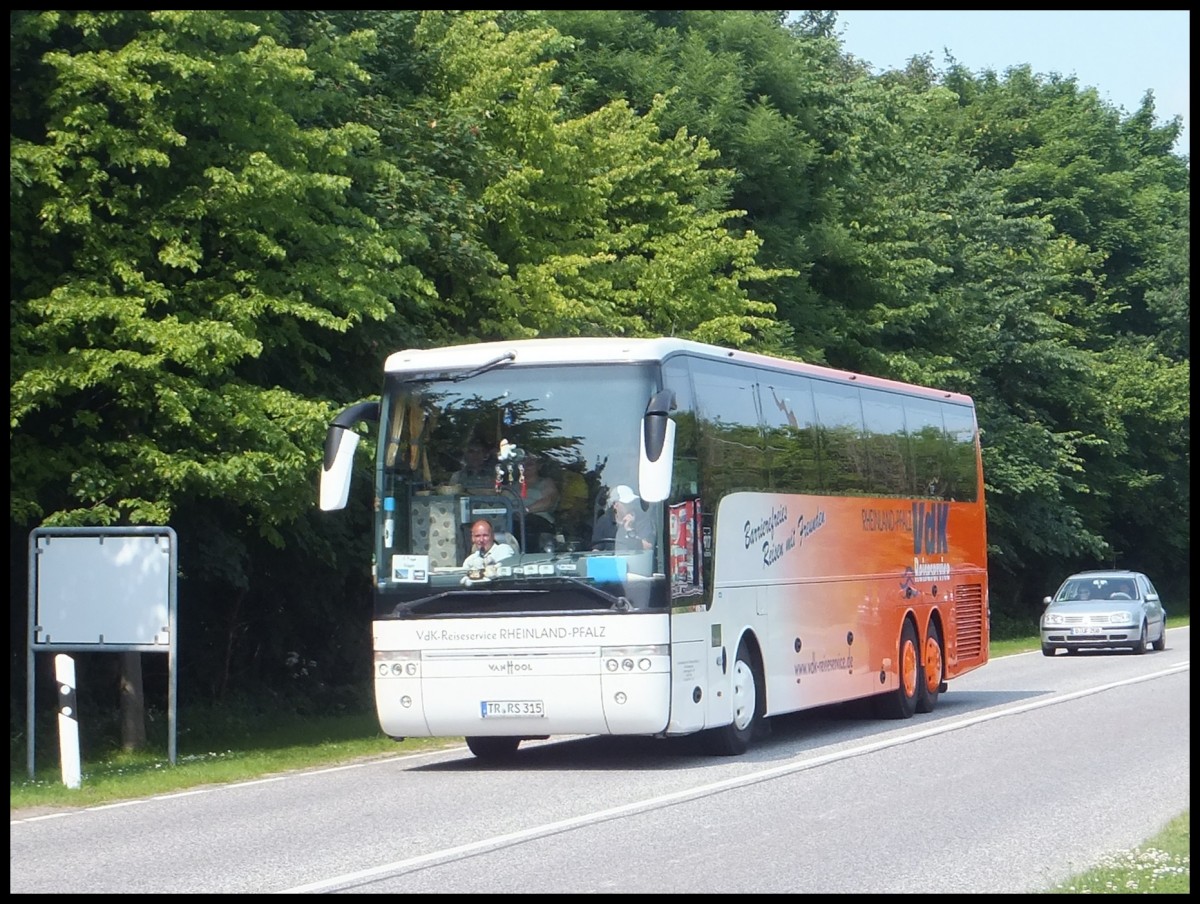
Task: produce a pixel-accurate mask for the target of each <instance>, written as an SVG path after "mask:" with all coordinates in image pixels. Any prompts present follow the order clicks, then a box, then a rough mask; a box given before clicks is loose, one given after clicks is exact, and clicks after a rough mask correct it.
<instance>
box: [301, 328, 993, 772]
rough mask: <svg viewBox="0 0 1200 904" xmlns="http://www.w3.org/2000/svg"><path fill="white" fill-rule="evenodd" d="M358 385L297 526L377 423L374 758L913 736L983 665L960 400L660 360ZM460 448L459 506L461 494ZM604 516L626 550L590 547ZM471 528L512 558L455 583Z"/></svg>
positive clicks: (467, 350) (601, 351)
mask: <svg viewBox="0 0 1200 904" xmlns="http://www.w3.org/2000/svg"><path fill="white" fill-rule="evenodd" d="M384 371H385V377H384V383H383V391H382V395H381V397H380V398H379V399H378V400H371V401H365V402H360V403H358V404H354V405H351V406H350V407H348V408H346V409H345V410H344V411H342V412H341V413H340V414H339V415H338V416H337V417H336V418H335V419H334V421H333V422H332V423H331V425H330V427H329V433H328V436H327V439H326V444H325V456H324V465H323V472H322V476H321V486H320V506H321V508H322V509H323V510H327V511H328V510H336V509H340V508H343V507H344V506H345V505H346V502H347V499H348V495H349V491H350V483H351V475H352V471H353V468H352V460H353V457H354V453H355V449H356V447H357V445H358V442H359V439H360V435H359V434H358V433H357V432H355V428H356V426H357V425H359V424H360V423H362V422H367V421H377V422H378V429H377V435H378V439H377V446H376V454H375V458H374V509H375V530H374V565H373V575H374V616H373V634H374V690H375V700H376V706H377V710H378V716H379V722H380V725H381V728H382V730H383V731H384V733H386V734H387V735H389V736H391V737H394V738H397V739H403V738H406V737H460V736H461V737H465V739H466V742H467V745H468V747H469V749H470V750H471V751H472V753H473V754H474V755H475V756H476V757H479V758H481V759H501V758H506V757H511V756H513V755H515V753H516V751H517V748H518V746H519V744H520V743H521V741H522V740H529V739H546V738H549V737H551V736H563V735H642V736H653V737H675V736H682V735H688V734H693V733H697V732H702V733H703V734H702V735H701V738H702V740H703V746H704V748H705V749H706V750H707V751H708V752H710V753H713V754H717V755H725V756H734V755H740V754H741V753H743V752H745V751H746V750H747V748H748V746H749V745H750V743H751V739H752V737H753V736H755V734H756V730H757V729H758V728H759V727H760V726H761V725H763V723H764V720H766V719H768V718H770V717H772V716H776V715H779V714H782V713H791V712H796V711H798V710H804V709H808V708H811V707H817V706H823V705H827V704H832V703H838V702H843V701H851V700H860V699H867V698H871V699H870V706H871V707H872V709H873V711H874V712H875V713H876V714H877V715H878V716H880V717H883V718H895V719H905V718H909V717H911V716H912V715H913V714H914V713H925V712H929V711H931V710H932V709H933V708H934V706H935V705H936V704H937V701H938V696H939V694H940V693H942V692H944V691H945V690H946V687H947V684H946V682H947V681H948V680H949V679H951V678H954V677H956V676H958V675H961V674H963V673H965V672H967V671H970V670H972V669H975V668H977V667H979V666H981V665H983V664H984V663H986V662H987V658H988V645H989V636H988V635H989V608H988V581H987V571H986V554H987V544H986V534H985V513H984V494H983V472H982V464H981V458H980V446H979V433H978V428H977V424H976V419H975V411H974V406H973V403H972V400H971V398H970V397H969V396H965V395H961V394H958V393H954V392H946V391H942V390H936V389H930V388H924V387H921V386H914V385H908V384H904V383H900V382H895V381H891V380H885V379H878V378H874V377H869V376H866V375H863V374H856V373H848V372H842V371H839V370H835V369H831V368H827V367H820V366H814V365H809V364H804V363H799V362H796V361H791V360H786V359H781V358H775V357H771V356H766V355H762V354H754V353H749V352H744V351H736V350H732V349H727V348H719V347H716V346H712V345H706V344H703V343H698V342H694V341H689V340H683V339H675V338H653V339H616V338H571V339H528V340H518V341H510V342H490V343H477V344H465V345H458V346H451V347H445V348H432V349H410V350H406V351H398V352H395V353H394V354H392V355H390V357H388V358H387V360H386V362H385V365H384ZM472 444H474V445H475V446H480V445H481V446H483V449H484V451H485V453H486V456H487V461H486V462H485V463H484V466H483V468H484V470H483V473H484V475H485V476H484V478H483V479H482V480H479V479H478V478H476V479H475V480H468V479H467V478H465V477H464V476H463V474H464V473H466V472H465V471H464V470H463V464H464V462H463V456H464V452H465V450H467V449H468V448H469V447H471V446H472ZM476 452H478V449H476ZM532 457H537V458H538V460H539V463H540V466H541V467H540V473H541V474H542V475H543V477H545V476H548V477H550V478H551V479H553V480H554V481H555V487H556V489H557V497H558V505H557V508H556V509H555V510H554V512H553V513H552V516H551V517H552V520H550V521H549V522H547V520H546V519H545V518H544V517H543V518H537V519H535V518H533V517H532V516H531V514H530V512H529V511H528V504H527V500H528V499H529V498H530V497H529V487H528V484H527V481H526V479H525V472H526V466H525V464H526V462H528V461H529V460H530V459H531V458H532ZM618 502H623V503H625V504H624V505H619V506H618V505H616V503H618ZM614 506H615V507H616V508H615V509H614ZM615 510H616V511H619V512H620V513H621V515H622V517H624V516H627V515H630V514H632V515H634V516H636V517H637V519H639V521H640V522H641V523H642V524H643V525H648V526H649V531H648V533H649V534H650V536H649V538H648V539H647V540H646V542H643V543H638V544H636V545H625V546H622V544H621V543H620V541H619V539H618V538H615V537H613V536H606V535H605V533H606V532H604V531H601V532H597V530H596V525H597V524H598V523H603V522H604V521H605V519H611V518H612V517H613V513H614V511H615ZM479 522H486V525H487V526H488V527H490V528H491V532H492V533H493V534H494V537H495V538H496V540H497V541H499V542H502V543H503V544H504V548H505V551H506V552H511V555H508V556H507V557H505V558H499V559H497V560H493V561H489V563H488V564H487V566H486V571H483V570H480V568H479V567H477V566H473V567H471V568H468V567H467V565H466V564H464V563H465V562H466V561H467V556H468V555H469V554H470V553H471V551H472V543H473V540H472V525H475V524H477V523H479ZM535 525H536V526H535ZM485 532H486V531H485ZM607 533H610V534H611V522H610V524H609V530H608V531H607Z"/></svg>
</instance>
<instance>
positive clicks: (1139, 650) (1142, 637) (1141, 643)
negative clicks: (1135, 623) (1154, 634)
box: [1133, 622, 1149, 656]
mask: <svg viewBox="0 0 1200 904" xmlns="http://www.w3.org/2000/svg"><path fill="white" fill-rule="evenodd" d="M1148 647H1149V644H1148V643H1147V639H1146V623H1145V622H1142V633H1141V634H1139V635H1138V642H1137V645H1136V646H1134V648H1133V654H1134V655H1135V656H1141V655H1142V654H1143V653H1145V652H1146V650H1147V649H1148Z"/></svg>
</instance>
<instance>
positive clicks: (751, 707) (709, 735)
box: [704, 641, 762, 756]
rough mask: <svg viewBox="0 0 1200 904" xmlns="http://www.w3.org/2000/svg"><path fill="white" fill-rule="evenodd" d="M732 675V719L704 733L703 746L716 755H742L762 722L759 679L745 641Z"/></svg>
mask: <svg viewBox="0 0 1200 904" xmlns="http://www.w3.org/2000/svg"><path fill="white" fill-rule="evenodd" d="M732 678H733V680H732V681H731V682H730V685H729V691H730V693H731V694H733V721H732V722H730V723H729V724H728V725H722V726H720V727H719V728H710V729H708V730H707V731H705V732H704V746H705V749H706V750H707V751H708V752H709V753H711V754H714V755H715V756H741V755H742V754H743V753H745V752H746V751H747V750H749V749H750V740H751V738H752V737H753V736H754V730H755V728H757V726H758V724H759V722H760V721H761V719H760V718H759V716H760V713H761V709H762V693H761V691H760V684H761V682H760V679H759V676H758V669H757V668H756V666H755V661H754V657H753V656H752V655H751V653H750V649H749V647H747V645H746V643H745V642H744V641H743V642H742V643H741V644H739V645H738V651H737V658H736V659H735V660H734V662H733V675H732Z"/></svg>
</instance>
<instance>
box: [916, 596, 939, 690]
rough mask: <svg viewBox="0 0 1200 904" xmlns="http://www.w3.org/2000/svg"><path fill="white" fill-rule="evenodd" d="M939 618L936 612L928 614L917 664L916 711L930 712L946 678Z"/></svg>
mask: <svg viewBox="0 0 1200 904" xmlns="http://www.w3.org/2000/svg"><path fill="white" fill-rule="evenodd" d="M943 636H944V635H943V633H942V628H941V619H940V618H939V617H938V614H937V612H934V613H932V614H931V615H930V616H929V624H928V626H927V627H926V629H925V642H924V643H923V644H922V645H921V661H920V662H919V663H918V664H917V668H918V676H917V712H919V713H931V712H933V710H934V709H935V708H936V707H937V702H938V696H939V694H940V693H941V690H942V686H943V685H944V683H945V680H946V647H945V644H944V642H943V641H942V637H943Z"/></svg>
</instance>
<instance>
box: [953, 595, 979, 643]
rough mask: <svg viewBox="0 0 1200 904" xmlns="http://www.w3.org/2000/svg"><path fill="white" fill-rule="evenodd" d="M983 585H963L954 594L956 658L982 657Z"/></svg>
mask: <svg viewBox="0 0 1200 904" xmlns="http://www.w3.org/2000/svg"><path fill="white" fill-rule="evenodd" d="M983 619H984V613H983V585H982V584H963V585H962V586H961V587H959V588H958V589H957V590H956V591H955V593H954V625H955V639H956V640H957V642H958V658H959V659H960V660H962V659H977V658H980V657H982V656H983Z"/></svg>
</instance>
